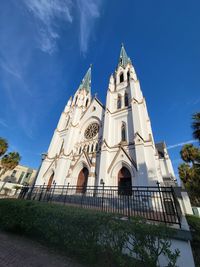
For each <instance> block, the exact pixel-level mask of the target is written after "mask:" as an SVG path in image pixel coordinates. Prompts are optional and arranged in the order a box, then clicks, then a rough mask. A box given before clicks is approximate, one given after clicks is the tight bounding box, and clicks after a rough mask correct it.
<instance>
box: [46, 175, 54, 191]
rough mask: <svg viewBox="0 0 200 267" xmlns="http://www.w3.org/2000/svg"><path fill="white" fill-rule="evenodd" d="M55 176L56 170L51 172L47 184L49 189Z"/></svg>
mask: <svg viewBox="0 0 200 267" xmlns="http://www.w3.org/2000/svg"><path fill="white" fill-rule="evenodd" d="M53 177H54V172H53V173H52V174H51V176H50V178H49V180H48V184H47V189H48V190H49V189H50V188H51V185H52V182H53Z"/></svg>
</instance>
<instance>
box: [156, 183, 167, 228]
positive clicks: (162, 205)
mask: <svg viewBox="0 0 200 267" xmlns="http://www.w3.org/2000/svg"><path fill="white" fill-rule="evenodd" d="M156 184H157V185H158V192H159V196H160V202H161V207H162V211H163V217H164V222H165V223H167V220H166V217H165V207H164V204H163V199H162V194H161V193H162V192H161V190H160V183H159V182H158V181H157V183H156Z"/></svg>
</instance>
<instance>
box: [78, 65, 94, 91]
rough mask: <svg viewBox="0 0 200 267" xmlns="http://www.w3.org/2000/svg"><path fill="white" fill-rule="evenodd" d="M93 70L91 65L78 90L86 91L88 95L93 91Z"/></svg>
mask: <svg viewBox="0 0 200 267" xmlns="http://www.w3.org/2000/svg"><path fill="white" fill-rule="evenodd" d="M91 68H92V65H90V67H89V69H88V71H87V72H86V74H85V76H84V78H83V80H82V82H81V84H80V85H79V88H78V90H82V89H85V90H86V91H87V92H88V93H90V91H91Z"/></svg>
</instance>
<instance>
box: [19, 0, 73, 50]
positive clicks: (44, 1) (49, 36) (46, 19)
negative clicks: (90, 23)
mask: <svg viewBox="0 0 200 267" xmlns="http://www.w3.org/2000/svg"><path fill="white" fill-rule="evenodd" d="M24 3H25V5H26V6H27V8H28V10H29V11H30V12H31V13H32V14H33V16H34V17H35V19H36V21H37V23H38V27H39V29H38V32H39V36H38V41H39V43H40V48H41V50H42V51H44V52H47V53H49V54H51V53H53V52H54V51H55V49H56V40H57V39H58V38H59V34H58V31H57V29H56V27H57V26H58V25H57V21H58V20H64V21H67V22H69V23H71V22H72V14H71V9H72V1H71V0H24Z"/></svg>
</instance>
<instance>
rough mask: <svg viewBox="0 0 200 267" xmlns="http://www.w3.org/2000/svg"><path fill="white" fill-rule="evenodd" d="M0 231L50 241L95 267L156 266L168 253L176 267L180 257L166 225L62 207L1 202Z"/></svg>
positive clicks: (68, 253)
mask: <svg viewBox="0 0 200 267" xmlns="http://www.w3.org/2000/svg"><path fill="white" fill-rule="evenodd" d="M0 228H1V229H4V230H7V231H12V232H15V233H20V234H24V235H26V236H28V237H31V238H34V239H36V240H38V241H42V242H45V243H46V244H48V245H51V246H53V247H55V248H57V249H61V250H64V251H65V253H66V254H67V255H68V256H70V257H75V258H78V259H80V260H81V261H83V262H87V263H90V264H91V265H92V266H96V264H97V262H99V263H101V265H99V266H115V267H117V266H126V267H128V266H132V267H133V266H149V267H150V266H156V265H157V261H158V256H159V255H160V254H163V255H165V256H166V257H167V258H168V262H169V265H168V266H170V267H172V266H175V263H176V260H177V257H178V254H179V253H178V251H175V252H172V251H171V250H170V245H171V244H170V241H169V240H168V239H169V237H170V236H171V235H173V232H171V231H169V230H168V229H167V228H166V227H165V226H162V225H157V226H155V225H152V224H148V223H147V222H146V221H145V220H144V219H140V218H135V219H134V218H133V219H131V220H130V221H124V220H122V219H120V218H119V217H116V216H115V215H113V214H108V213H103V212H98V211H94V210H88V209H81V208H76V207H69V206H63V205H60V204H47V203H40V202H36V201H35V202H34V201H24V200H7V199H4V200H0ZM126 253H128V254H129V255H132V256H134V257H135V258H136V260H133V258H132V257H130V256H128V255H127V254H126ZM136 261H137V264H136ZM138 262H139V263H138ZM153 264H154V265H153Z"/></svg>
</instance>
